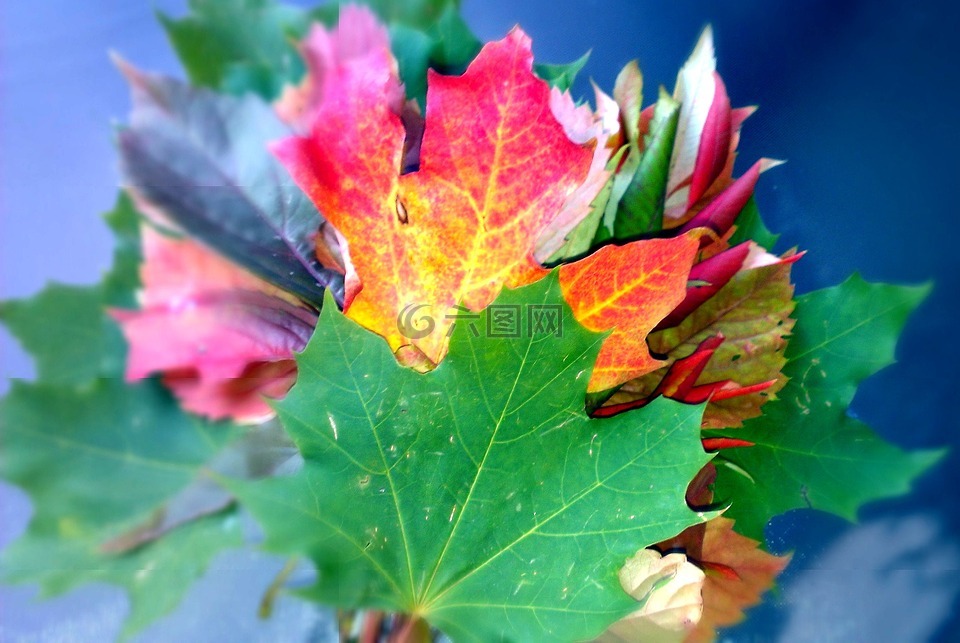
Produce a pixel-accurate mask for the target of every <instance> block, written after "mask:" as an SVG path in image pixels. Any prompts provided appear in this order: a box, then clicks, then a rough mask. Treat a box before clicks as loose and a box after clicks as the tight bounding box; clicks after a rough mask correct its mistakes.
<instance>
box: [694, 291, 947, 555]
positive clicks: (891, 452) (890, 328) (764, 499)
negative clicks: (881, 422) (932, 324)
mask: <svg viewBox="0 0 960 643" xmlns="http://www.w3.org/2000/svg"><path fill="white" fill-rule="evenodd" d="M928 290H929V289H928V288H927V287H912V288H911V287H901V286H890V285H886V284H871V283H867V282H866V281H864V280H863V279H862V278H861V277H859V276H858V275H854V276H853V277H851V278H850V279H848V280H847V281H846V282H844V283H843V284H840V285H839V286H835V287H833V288H827V289H824V290H820V291H817V292H813V293H810V294H807V295H804V296H802V297H800V298H799V299H798V301H797V307H796V310H795V311H794V317H795V319H796V320H797V321H796V325H795V326H794V330H793V336H792V337H791V339H790V343H789V345H788V348H787V360H788V361H787V365H786V367H785V368H784V370H783V372H784V374H785V375H786V376H787V377H789V378H790V379H789V382H788V383H787V385H786V386H785V387H784V389H783V390H782V391H780V393H779V394H778V396H779V400H778V401H775V402H771V403H770V404H769V405H767V406H766V407H765V408H764V415H763V416H762V417H759V418H757V419H755V420H751V421H749V422H747V423H746V424H745V425H744V427H743V428H740V429H736V430H733V431H730V432H728V433H725V432H719V433H717V435H728V436H729V437H733V438H737V439H741V440H747V441H749V442H753V443H755V445H756V446H752V447H744V448H735V449H728V450H726V451H724V453H723V457H722V459H721V458H718V459H717V461H716V462H717V465H718V466H717V470H718V478H717V483H716V497H717V498H718V499H719V500H722V501H730V502H732V504H731V507H730V509H729V510H728V511H727V513H726V514H725V515H726V516H727V517H728V518H732V519H734V520H736V521H737V524H736V529H737V531H739V532H740V533H742V534H744V535H745V536H748V537H750V538H754V539H756V540H761V541H762V540H763V529H764V527H765V526H766V524H767V522H768V521H769V520H770V519H771V518H772V517H774V516H776V515H778V514H781V513H783V512H786V511H789V510H791V509H799V508H804V507H809V508H812V509H819V510H821V511H827V512H830V513H833V514H836V515H838V516H842V517H843V518H846V519H848V520H855V519H856V515H857V511H858V509H859V508H860V507H861V506H862V505H863V504H865V503H867V502H869V501H871V500H877V499H880V498H888V497H891V496H896V495H900V494H903V493H906V492H907V491H909V489H910V482H911V481H912V480H913V479H914V478H916V477H917V476H918V475H920V474H921V473H923V472H924V471H925V470H926V469H928V468H929V467H930V466H932V465H933V464H934V463H936V462H937V461H938V460H939V459H940V458H941V457H942V456H943V451H913V452H904V451H903V450H901V449H900V448H899V447H896V446H894V445H892V444H889V443H887V442H885V441H884V440H883V439H882V438H880V437H879V436H878V435H877V434H876V433H874V432H873V431H872V430H871V429H870V427H868V426H867V425H865V424H863V423H862V422H860V421H858V420H856V419H854V418H852V417H850V416H849V415H847V407H848V406H849V405H850V402H851V401H852V400H853V396H854V394H855V393H856V390H857V385H858V384H859V383H860V382H861V381H863V380H864V379H866V378H867V377H869V376H870V375H872V374H873V373H875V372H877V371H878V370H880V369H881V368H883V367H885V366H888V365H890V364H892V363H893V361H894V348H895V345H896V339H897V336H898V335H899V333H900V330H901V329H902V328H903V325H904V323H905V322H906V319H907V316H908V315H909V314H910V312H911V311H912V310H913V309H914V308H916V306H918V305H919V304H920V302H921V301H923V298H924V297H925V296H926V294H927V292H928ZM709 434H710V435H713V432H710V433H709ZM725 462H728V463H730V465H732V466H724V463H725Z"/></svg>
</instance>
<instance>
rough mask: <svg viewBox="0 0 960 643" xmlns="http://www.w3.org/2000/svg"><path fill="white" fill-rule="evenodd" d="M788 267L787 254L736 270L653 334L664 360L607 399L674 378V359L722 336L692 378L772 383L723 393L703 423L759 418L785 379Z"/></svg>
mask: <svg viewBox="0 0 960 643" xmlns="http://www.w3.org/2000/svg"><path fill="white" fill-rule="evenodd" d="M744 249H745V250H747V247H746V246H744ZM745 255H746V253H745ZM791 265H792V264H791V263H790V261H789V259H788V260H787V261H784V262H777V263H775V264H773V265H768V266H760V267H757V268H753V269H746V270H739V271H737V272H736V273H735V274H734V275H733V276H732V277H731V278H730V280H729V281H728V282H727V283H726V284H725V285H723V286H722V287H721V288H719V289H717V290H716V291H715V293H714V295H713V296H712V297H710V298H708V299H706V301H704V302H703V303H702V304H700V305H699V306H698V307H696V308H695V309H694V310H693V312H692V313H691V314H689V315H687V316H686V317H685V318H684V319H683V321H681V322H680V323H679V324H678V325H676V326H673V327H671V328H667V329H664V330H660V331H657V332H655V333H653V334H651V335H650V337H649V342H650V347H651V349H652V350H653V351H654V352H655V353H658V354H660V355H665V356H666V366H665V367H664V368H661V369H660V370H657V371H656V372H653V373H650V374H649V375H646V376H644V377H641V378H638V379H635V380H633V381H630V382H628V383H627V384H625V385H624V386H623V387H622V388H621V389H620V390H619V391H618V392H617V393H616V394H615V395H614V396H613V397H612V398H611V399H610V402H609V404H612V405H616V404H623V403H627V402H630V401H633V400H638V399H643V398H646V397H648V396H650V395H652V394H653V393H654V392H655V391H657V390H658V388H660V387H661V386H662V382H663V381H664V379H665V378H666V377H668V376H669V373H670V371H669V368H670V365H672V364H675V363H676V362H678V361H679V360H683V359H685V358H688V357H689V356H691V355H693V354H694V353H695V352H696V351H697V349H698V348H699V347H700V346H701V344H703V342H705V341H706V340H708V339H710V338H715V337H716V336H717V335H718V334H719V335H720V336H722V337H723V340H722V341H721V342H720V343H719V344H718V345H717V346H715V347H713V348H712V352H711V354H710V358H709V361H708V362H706V364H705V365H703V366H702V368H701V369H700V370H699V371H698V372H697V377H696V379H695V380H694V382H692V383H691V384H694V385H698V386H703V385H707V384H711V383H715V382H736V383H737V384H738V385H740V386H750V385H754V384H759V383H764V382H770V381H775V383H774V384H772V385H771V386H769V387H766V388H764V389H763V390H760V391H756V392H752V393H749V394H747V395H740V396H734V397H727V396H719V397H720V398H722V399H716V400H712V401H711V402H710V403H708V404H707V408H706V409H705V411H704V426H705V427H707V428H722V427H738V426H740V425H741V424H742V423H743V421H744V420H746V419H749V418H752V417H756V416H758V415H759V414H760V407H761V406H762V405H763V404H764V403H766V402H767V401H768V400H770V399H775V395H776V393H777V391H779V390H780V389H781V388H783V386H784V384H785V383H786V380H785V378H783V377H781V375H780V371H781V370H782V369H783V366H784V364H785V363H786V358H785V357H784V348H785V347H786V342H787V340H786V338H787V336H788V335H789V334H790V331H791V329H792V327H793V320H792V319H791V318H790V314H791V312H792V311H793V307H794V304H793V286H792V284H791V283H790V269H791ZM691 401H692V402H695V403H700V402H702V401H703V400H699V399H698V400H691Z"/></svg>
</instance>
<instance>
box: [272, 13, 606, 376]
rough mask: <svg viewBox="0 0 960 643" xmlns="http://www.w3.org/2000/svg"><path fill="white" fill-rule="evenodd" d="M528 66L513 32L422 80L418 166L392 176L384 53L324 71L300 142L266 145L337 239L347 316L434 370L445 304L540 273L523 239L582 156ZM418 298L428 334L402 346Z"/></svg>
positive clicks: (398, 142)
mask: <svg viewBox="0 0 960 643" xmlns="http://www.w3.org/2000/svg"><path fill="white" fill-rule="evenodd" d="M532 65H533V54H532V53H531V49H530V39H529V38H528V37H527V36H526V35H525V34H524V33H523V32H522V31H521V30H520V29H514V30H513V31H512V32H511V33H510V34H509V35H508V36H507V37H506V38H504V39H503V40H501V41H498V42H494V43H490V44H488V45H486V46H485V47H484V48H483V50H482V51H481V52H480V54H479V55H478V56H477V58H476V60H474V61H473V63H472V64H471V65H470V67H469V68H468V69H467V71H466V73H465V74H463V75H462V76H457V77H453V76H442V75H439V74H436V73H431V74H430V76H429V79H428V80H429V83H428V85H429V91H428V93H427V109H426V130H425V132H424V134H423V142H422V146H421V156H420V166H419V170H418V171H416V172H412V173H409V174H404V175H402V176H401V174H400V173H401V167H402V156H403V148H404V137H405V132H404V126H403V123H402V122H401V119H400V116H399V115H398V113H397V109H396V106H395V105H396V102H395V100H391V96H394V93H393V88H394V87H395V86H396V82H397V76H396V64H395V61H394V60H393V58H392V56H391V55H390V54H389V52H385V51H377V52H373V53H371V54H368V55H367V56H366V57H364V58H362V59H359V60H350V61H346V62H344V63H343V64H342V65H340V66H339V67H337V68H335V69H332V70H328V74H327V76H326V79H325V98H324V101H323V103H322V105H320V107H319V108H318V109H317V111H316V117H315V120H314V122H313V123H312V129H311V132H310V136H309V137H307V138H293V139H288V140H286V141H284V142H283V143H281V144H280V145H279V146H278V147H277V148H276V153H277V155H278V156H279V157H280V159H281V161H283V162H284V164H285V165H286V166H287V167H288V168H289V169H290V171H291V173H292V175H293V176H294V178H295V179H296V181H297V182H298V183H299V184H300V186H301V187H302V188H303V189H304V190H305V192H306V193H307V194H308V195H310V197H311V198H312V199H313V200H314V202H315V203H316V204H317V206H318V207H319V208H320V210H321V211H322V212H323V213H324V216H325V217H326V218H327V220H328V221H329V222H330V223H331V224H332V225H333V226H334V227H336V228H337V230H339V231H340V233H341V234H342V235H343V236H344V237H345V238H346V240H347V243H348V245H349V250H350V257H351V258H352V261H353V266H354V268H355V270H356V273H357V276H358V277H359V280H360V283H361V287H360V289H359V292H350V293H347V302H346V313H347V316H348V317H350V318H352V319H353V320H355V321H357V322H358V323H360V324H362V325H363V326H365V327H367V328H369V329H370V330H373V331H374V332H376V333H379V334H380V335H382V336H383V337H385V338H386V339H387V340H388V342H389V343H390V345H391V347H393V348H394V349H396V348H398V347H400V346H402V345H405V344H410V343H413V344H414V345H416V346H417V348H419V349H420V350H421V351H422V352H423V353H424V354H425V355H426V356H427V357H428V358H430V359H431V360H432V361H434V362H439V361H440V359H441V358H442V357H443V355H444V354H445V353H446V347H447V331H448V330H449V328H450V326H451V325H452V324H453V322H454V319H453V317H452V316H451V315H450V314H449V313H450V312H451V311H452V309H453V307H454V306H455V305H456V304H458V303H463V304H464V305H465V306H467V307H469V308H471V309H474V310H478V309H480V308H483V307H484V306H486V305H488V304H489V303H490V302H491V301H493V299H494V298H495V297H496V295H497V294H498V292H499V291H500V289H501V288H502V287H503V286H505V285H506V286H519V285H523V284H526V283H530V282H531V281H534V280H535V279H537V278H539V277H540V276H542V275H543V274H544V271H543V269H542V268H541V267H540V265H539V264H538V263H537V262H536V261H535V259H534V258H533V255H532V250H533V247H534V243H535V242H536V240H537V238H538V237H539V236H540V234H541V232H542V231H543V230H544V228H545V227H546V226H548V225H549V224H550V223H551V222H552V221H553V219H554V218H555V217H556V216H557V214H558V212H559V211H560V209H561V207H562V206H563V204H564V202H565V201H566V199H567V197H568V196H569V195H570V194H572V193H573V192H574V191H575V190H576V189H577V188H578V187H579V186H580V185H581V184H582V183H583V181H584V179H585V178H586V176H587V172H588V170H589V168H590V164H591V159H592V157H593V152H592V149H591V147H590V146H581V145H577V144H575V143H573V142H571V141H570V140H569V139H568V138H567V136H566V134H565V133H564V130H563V128H562V127H561V125H560V124H559V123H558V122H557V120H556V118H555V117H554V116H553V114H552V113H551V110H550V90H549V88H548V86H547V84H546V83H545V82H543V81H541V80H540V79H538V78H536V76H534V75H533V72H532ZM354 290H356V289H354ZM421 304H425V305H428V306H430V307H432V315H433V316H434V318H435V319H436V328H435V329H434V331H433V332H431V333H429V334H426V335H424V336H422V337H416V338H407V337H405V336H404V335H403V333H402V332H401V330H400V329H399V328H398V324H397V320H398V317H399V316H400V314H401V312H402V311H403V310H404V309H405V308H407V307H409V306H411V305H414V306H416V305H421Z"/></svg>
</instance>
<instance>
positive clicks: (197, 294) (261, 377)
mask: <svg viewBox="0 0 960 643" xmlns="http://www.w3.org/2000/svg"><path fill="white" fill-rule="evenodd" d="M141 236H142V239H143V252H144V262H143V264H142V266H141V278H142V281H143V285H144V289H143V291H142V293H141V297H140V300H141V310H138V311H125V310H116V309H115V310H114V311H113V316H114V318H115V319H117V321H119V322H120V325H121V328H122V329H123V332H124V335H125V336H126V338H127V341H128V342H129V344H130V354H129V356H128V360H127V379H128V380H129V381H136V380H139V379H142V378H144V377H147V376H149V375H151V374H153V373H157V372H161V373H165V374H166V377H165V381H166V383H167V385H168V386H170V387H171V389H172V390H173V391H174V393H176V394H177V396H178V397H179V398H180V400H181V402H182V403H183V404H184V407H185V408H187V409H189V410H191V411H193V412H194V413H199V414H201V415H205V416H207V417H211V418H214V419H221V418H226V417H230V418H233V419H235V420H237V421H243V422H257V421H261V420H263V419H265V418H267V417H270V416H271V415H273V412H272V410H271V409H270V407H269V406H268V405H267V404H266V402H264V400H263V399H262V398H261V395H263V394H266V395H268V396H269V397H281V396H282V395H283V394H284V393H286V391H287V389H289V388H290V386H292V385H293V380H294V378H295V377H296V368H295V365H294V362H293V353H294V351H298V350H300V349H302V348H303V347H304V346H305V345H306V343H307V340H308V339H309V337H310V334H311V333H312V332H313V327H314V325H315V324H316V315H315V313H313V312H312V311H311V310H309V309H305V308H303V307H300V306H298V305H296V303H293V302H291V301H289V299H290V298H289V296H287V295H286V294H285V293H283V292H282V291H280V290H279V289H277V288H275V287H272V286H270V285H269V284H267V283H266V282H264V281H262V280H260V279H258V278H256V277H254V276H253V275H251V274H249V273H247V272H245V271H243V270H241V269H240V268H238V267H236V266H234V265H233V264H231V263H230V262H228V261H226V260H225V259H222V258H220V257H219V256H217V255H215V254H213V253H212V252H210V251H209V250H207V249H205V248H203V247H202V246H200V245H198V244H196V243H194V242H193V241H189V240H187V239H173V238H170V237H166V236H164V235H163V234H161V233H159V232H157V231H155V230H153V229H152V228H151V227H150V226H149V225H145V226H144V227H143V231H142V233H141ZM293 301H294V302H295V300H293Z"/></svg>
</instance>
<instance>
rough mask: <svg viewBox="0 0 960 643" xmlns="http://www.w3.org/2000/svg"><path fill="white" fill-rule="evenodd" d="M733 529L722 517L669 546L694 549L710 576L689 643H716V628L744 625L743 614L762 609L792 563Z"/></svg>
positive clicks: (688, 531)
mask: <svg viewBox="0 0 960 643" xmlns="http://www.w3.org/2000/svg"><path fill="white" fill-rule="evenodd" d="M733 528H734V521H732V520H729V519H727V518H724V517H722V516H718V517H716V518H714V519H712V520H709V521H707V523H706V525H704V528H703V529H702V530H700V531H699V532H693V531H692V530H687V531H685V532H684V534H683V535H681V536H680V537H679V538H678V539H676V540H675V541H672V543H671V544H672V545H673V546H678V545H679V546H682V547H683V548H684V549H688V548H693V549H695V550H696V551H697V553H696V554H695V555H693V556H692V558H693V559H694V562H695V563H696V564H698V565H699V566H700V567H701V568H702V569H703V570H704V572H705V573H706V577H705V579H704V583H703V615H702V616H701V618H700V621H699V622H698V623H697V626H696V628H695V629H694V630H693V632H691V633H690V635H689V636H688V638H687V639H686V640H687V641H688V642H690V643H693V642H698V641H712V640H714V639H715V638H716V630H717V628H721V627H729V626H730V625H735V624H737V623H739V622H741V621H742V620H743V619H744V618H745V615H744V610H745V609H746V608H748V607H753V606H754V605H758V604H759V603H760V601H761V599H762V597H763V594H764V593H765V592H767V591H769V590H770V589H772V588H773V586H774V583H775V581H776V578H777V576H779V575H780V573H781V572H782V571H783V570H784V568H786V566H787V565H788V564H789V563H790V556H774V555H773V554H768V553H767V552H765V551H763V550H762V549H761V548H760V544H761V543H759V542H758V541H756V540H752V539H750V538H746V537H745V536H741V535H740V534H738V533H736V532H735V531H734V530H733ZM686 534H690V535H691V536H690V537H692V538H693V542H692V543H691V542H685V540H686V539H685V535H686ZM688 538H689V537H688ZM688 557H691V554H688Z"/></svg>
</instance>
